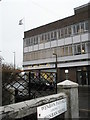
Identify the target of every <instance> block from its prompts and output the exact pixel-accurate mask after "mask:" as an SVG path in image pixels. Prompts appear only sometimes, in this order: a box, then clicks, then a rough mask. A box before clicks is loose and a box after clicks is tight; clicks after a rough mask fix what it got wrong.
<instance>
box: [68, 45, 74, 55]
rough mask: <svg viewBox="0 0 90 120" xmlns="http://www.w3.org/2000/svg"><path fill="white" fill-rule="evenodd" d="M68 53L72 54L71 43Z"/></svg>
mask: <svg viewBox="0 0 90 120" xmlns="http://www.w3.org/2000/svg"><path fill="white" fill-rule="evenodd" d="M68 54H69V55H72V54H73V52H72V45H70V46H69V53H68Z"/></svg>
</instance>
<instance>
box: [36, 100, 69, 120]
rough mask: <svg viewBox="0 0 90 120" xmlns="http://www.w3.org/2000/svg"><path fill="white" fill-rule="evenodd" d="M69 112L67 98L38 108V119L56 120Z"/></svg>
mask: <svg viewBox="0 0 90 120" xmlns="http://www.w3.org/2000/svg"><path fill="white" fill-rule="evenodd" d="M65 111H67V104H66V98H65V99H62V100H57V101H55V102H51V103H48V104H45V105H42V106H39V107H37V118H38V119H39V118H54V117H56V116H58V115H60V114H62V113H64V112H65Z"/></svg>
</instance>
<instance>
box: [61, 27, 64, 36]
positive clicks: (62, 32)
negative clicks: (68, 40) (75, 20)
mask: <svg viewBox="0 0 90 120" xmlns="http://www.w3.org/2000/svg"><path fill="white" fill-rule="evenodd" d="M61 37H64V29H63V28H62V29H61Z"/></svg>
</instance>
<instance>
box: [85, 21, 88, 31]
mask: <svg viewBox="0 0 90 120" xmlns="http://www.w3.org/2000/svg"><path fill="white" fill-rule="evenodd" d="M87 30H88V22H85V31H87Z"/></svg>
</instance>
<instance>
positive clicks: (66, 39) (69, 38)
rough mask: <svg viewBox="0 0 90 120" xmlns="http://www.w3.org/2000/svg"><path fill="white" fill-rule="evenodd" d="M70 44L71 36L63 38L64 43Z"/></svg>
mask: <svg viewBox="0 0 90 120" xmlns="http://www.w3.org/2000/svg"><path fill="white" fill-rule="evenodd" d="M68 44H72V37H68V38H65V45H68Z"/></svg>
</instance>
